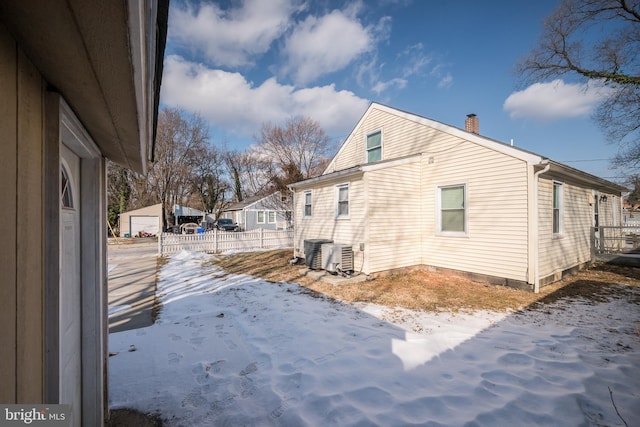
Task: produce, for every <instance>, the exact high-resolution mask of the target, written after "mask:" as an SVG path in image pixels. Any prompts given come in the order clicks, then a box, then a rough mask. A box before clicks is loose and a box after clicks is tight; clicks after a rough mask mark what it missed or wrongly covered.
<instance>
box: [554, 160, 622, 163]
mask: <svg viewBox="0 0 640 427" xmlns="http://www.w3.org/2000/svg"><path fill="white" fill-rule="evenodd" d="M604 160H606V161H611V160H613V159H581V160H559V162H561V163H578V162H601V161H604Z"/></svg>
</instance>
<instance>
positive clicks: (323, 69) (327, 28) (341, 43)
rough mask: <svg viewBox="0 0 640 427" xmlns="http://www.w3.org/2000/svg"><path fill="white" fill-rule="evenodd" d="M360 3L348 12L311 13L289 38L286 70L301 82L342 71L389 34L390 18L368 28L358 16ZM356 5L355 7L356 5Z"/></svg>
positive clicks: (286, 42) (285, 51) (284, 68)
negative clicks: (317, 14) (317, 15)
mask: <svg viewBox="0 0 640 427" xmlns="http://www.w3.org/2000/svg"><path fill="white" fill-rule="evenodd" d="M359 4H360V3H354V4H353V5H352V6H351V7H350V8H349V9H347V10H345V11H340V10H334V11H332V12H330V13H329V14H327V15H324V16H322V17H319V18H318V17H315V16H308V17H307V18H306V19H305V20H304V21H303V22H302V23H300V24H299V25H298V26H297V27H296V28H295V29H294V30H293V32H292V33H291V34H290V35H289V36H288V37H287V39H286V41H285V46H284V49H283V53H284V55H285V57H286V64H285V65H284V67H283V70H282V71H283V72H284V74H286V75H292V76H293V79H294V81H295V82H296V83H298V84H301V85H303V84H305V83H308V82H312V81H314V80H315V79H317V78H318V77H320V76H322V75H325V74H328V73H332V72H335V71H338V70H341V69H343V68H345V67H346V66H348V65H349V64H350V63H352V62H353V61H354V60H355V59H356V58H358V57H359V56H360V55H362V54H364V53H366V52H370V51H372V50H373V49H374V48H375V45H376V43H377V41H378V40H379V39H380V38H384V37H387V36H388V28H389V23H390V18H388V17H384V18H382V19H381V20H380V21H379V23H378V24H377V25H376V26H370V27H365V26H363V25H362V24H361V23H360V21H359V20H358V19H357V16H356V15H357V12H358V10H359V9H358V7H357V5H359ZM354 5H355V6H354Z"/></svg>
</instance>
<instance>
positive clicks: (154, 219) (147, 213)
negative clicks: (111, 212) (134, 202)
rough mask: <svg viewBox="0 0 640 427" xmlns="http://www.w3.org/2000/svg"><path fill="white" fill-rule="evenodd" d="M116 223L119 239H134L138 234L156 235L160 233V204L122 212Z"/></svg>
mask: <svg viewBox="0 0 640 427" xmlns="http://www.w3.org/2000/svg"><path fill="white" fill-rule="evenodd" d="M118 223H119V225H118V229H119V230H120V237H136V236H137V235H138V234H139V233H140V232H143V233H149V234H153V235H157V234H159V233H160V232H161V231H162V203H158V204H157V205H152V206H147V207H145V208H140V209H135V210H132V211H128V212H123V213H121V214H120V217H119V218H118Z"/></svg>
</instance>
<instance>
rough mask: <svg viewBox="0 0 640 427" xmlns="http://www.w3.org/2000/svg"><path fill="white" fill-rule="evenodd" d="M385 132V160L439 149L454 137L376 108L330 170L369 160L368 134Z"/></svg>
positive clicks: (336, 158)
mask: <svg viewBox="0 0 640 427" xmlns="http://www.w3.org/2000/svg"><path fill="white" fill-rule="evenodd" d="M377 130H381V131H382V160H390V159H397V158H399V157H405V156H409V155H413V154H421V153H428V152H434V151H437V150H438V149H439V148H438V145H439V144H440V143H441V142H442V141H446V140H450V139H451V136H450V135H448V134H446V133H443V132H441V131H438V130H436V129H433V128H430V127H427V126H423V125H420V124H417V123H413V122H408V121H407V120H405V119H403V118H401V117H399V116H396V115H393V114H390V113H387V112H385V111H381V110H378V109H373V110H372V111H371V114H369V115H368V116H367V117H366V118H365V120H364V121H363V122H362V123H361V126H360V127H359V128H357V129H355V132H354V133H353V135H352V136H351V138H349V139H348V140H347V141H346V143H345V144H344V147H343V148H342V150H341V151H340V152H339V153H338V155H336V157H335V158H334V160H333V167H331V168H330V170H327V172H328V173H329V172H333V171H334V170H335V171H337V170H343V169H347V168H349V167H352V166H356V165H360V164H363V163H365V161H366V157H365V154H366V153H365V144H366V137H367V134H369V133H371V132H375V131H377Z"/></svg>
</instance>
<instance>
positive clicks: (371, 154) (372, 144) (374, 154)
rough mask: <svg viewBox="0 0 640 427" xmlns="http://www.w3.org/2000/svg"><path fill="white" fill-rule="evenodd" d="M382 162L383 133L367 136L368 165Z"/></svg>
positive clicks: (378, 132)
mask: <svg viewBox="0 0 640 427" xmlns="http://www.w3.org/2000/svg"><path fill="white" fill-rule="evenodd" d="M380 160H382V131H377V132H374V133H372V134H369V135H367V163H372V162H378V161H380Z"/></svg>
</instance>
